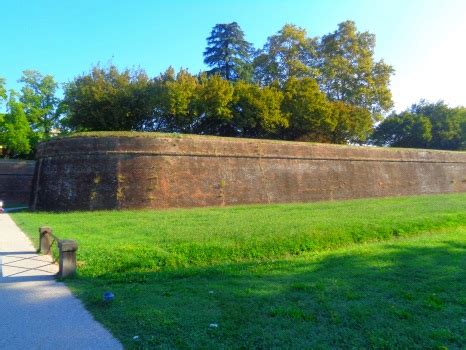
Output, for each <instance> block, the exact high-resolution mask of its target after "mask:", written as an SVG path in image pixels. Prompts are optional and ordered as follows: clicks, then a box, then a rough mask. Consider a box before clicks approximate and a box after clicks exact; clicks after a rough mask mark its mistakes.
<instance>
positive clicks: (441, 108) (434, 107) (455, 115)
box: [411, 100, 466, 150]
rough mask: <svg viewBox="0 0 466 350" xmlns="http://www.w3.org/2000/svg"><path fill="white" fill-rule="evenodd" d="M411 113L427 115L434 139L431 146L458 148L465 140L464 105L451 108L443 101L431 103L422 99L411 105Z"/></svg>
mask: <svg viewBox="0 0 466 350" xmlns="http://www.w3.org/2000/svg"><path fill="white" fill-rule="evenodd" d="M411 113H413V114H415V115H417V116H425V117H426V118H428V119H429V121H430V123H431V124H432V139H431V140H430V142H429V145H428V147H429V148H435V149H447V150H457V149H461V147H462V146H461V145H462V143H463V142H464V138H465V135H464V132H463V129H462V125H464V123H466V109H465V108H464V107H457V108H451V107H448V105H447V104H445V102H443V101H439V102H436V103H429V102H427V101H425V100H421V101H420V102H419V103H417V104H414V105H412V106H411Z"/></svg>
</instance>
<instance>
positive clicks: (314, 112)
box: [282, 77, 336, 142]
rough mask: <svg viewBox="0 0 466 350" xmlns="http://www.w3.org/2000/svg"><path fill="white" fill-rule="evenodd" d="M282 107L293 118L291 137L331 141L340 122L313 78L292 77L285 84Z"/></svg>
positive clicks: (290, 127)
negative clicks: (330, 137) (331, 134)
mask: <svg viewBox="0 0 466 350" xmlns="http://www.w3.org/2000/svg"><path fill="white" fill-rule="evenodd" d="M283 94H284V99H283V104H282V110H283V113H285V114H286V115H287V116H288V118H289V128H288V129H286V130H285V131H284V134H285V138H286V139H289V140H307V141H321V142H325V141H327V142H328V135H329V134H330V133H331V132H332V131H333V130H334V129H335V126H336V121H335V119H334V114H333V113H332V110H331V105H330V103H329V102H328V100H327V98H326V97H325V95H324V94H323V93H322V92H321V91H320V90H319V86H318V85H317V82H316V81H315V80H314V79H312V78H302V79H297V78H294V77H293V78H290V79H289V80H288V81H287V82H286V83H285V85H284V87H283Z"/></svg>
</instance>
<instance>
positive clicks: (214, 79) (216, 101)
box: [193, 75, 236, 136]
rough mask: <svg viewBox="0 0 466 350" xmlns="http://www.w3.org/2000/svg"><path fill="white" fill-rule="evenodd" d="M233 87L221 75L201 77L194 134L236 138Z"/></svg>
mask: <svg viewBox="0 0 466 350" xmlns="http://www.w3.org/2000/svg"><path fill="white" fill-rule="evenodd" d="M233 91H234V90H233V85H232V84H231V83H230V82H229V81H227V80H225V79H222V78H221V77H220V76H219V75H213V76H206V75H201V77H200V85H199V88H198V92H197V96H196V109H197V120H196V122H195V125H194V126H193V132H194V133H197V134H208V135H222V136H234V135H235V134H236V130H235V128H234V126H233V124H232V121H233V113H232V109H231V104H232V102H233Z"/></svg>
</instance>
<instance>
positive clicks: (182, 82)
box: [151, 67, 199, 133]
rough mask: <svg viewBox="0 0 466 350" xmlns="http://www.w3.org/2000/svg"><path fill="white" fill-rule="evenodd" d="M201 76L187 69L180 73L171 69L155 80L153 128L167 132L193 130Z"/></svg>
mask: <svg viewBox="0 0 466 350" xmlns="http://www.w3.org/2000/svg"><path fill="white" fill-rule="evenodd" d="M198 90H199V81H198V78H197V77H196V76H194V75H192V74H190V73H189V72H188V71H187V70H183V69H181V70H180V71H179V72H178V73H177V74H175V71H174V69H173V68H171V67H170V68H168V69H167V70H166V71H165V73H164V74H161V75H160V76H159V77H157V78H156V79H154V83H153V87H152V88H151V94H152V95H151V97H152V98H153V99H154V101H155V103H154V112H153V119H152V125H153V126H152V128H151V129H152V130H157V131H167V132H174V131H175V132H185V133H190V132H192V128H193V124H194V122H195V120H196V103H195V102H196V96H197V92H198Z"/></svg>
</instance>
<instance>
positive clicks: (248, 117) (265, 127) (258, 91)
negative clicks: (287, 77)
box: [233, 81, 289, 137]
mask: <svg viewBox="0 0 466 350" xmlns="http://www.w3.org/2000/svg"><path fill="white" fill-rule="evenodd" d="M233 100H234V102H233V120H234V125H235V127H236V129H237V132H238V135H239V136H243V137H276V136H277V134H278V133H279V131H280V130H281V129H286V128H287V127H288V125H289V124H288V123H289V121H288V118H287V117H286V116H285V115H284V114H283V113H282V111H281V104H282V101H283V93H282V92H281V91H280V90H279V89H278V88H276V87H273V86H270V87H268V86H266V87H260V86H258V85H256V84H248V83H245V82H242V81H239V82H238V83H236V84H235V86H234V96H233Z"/></svg>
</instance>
